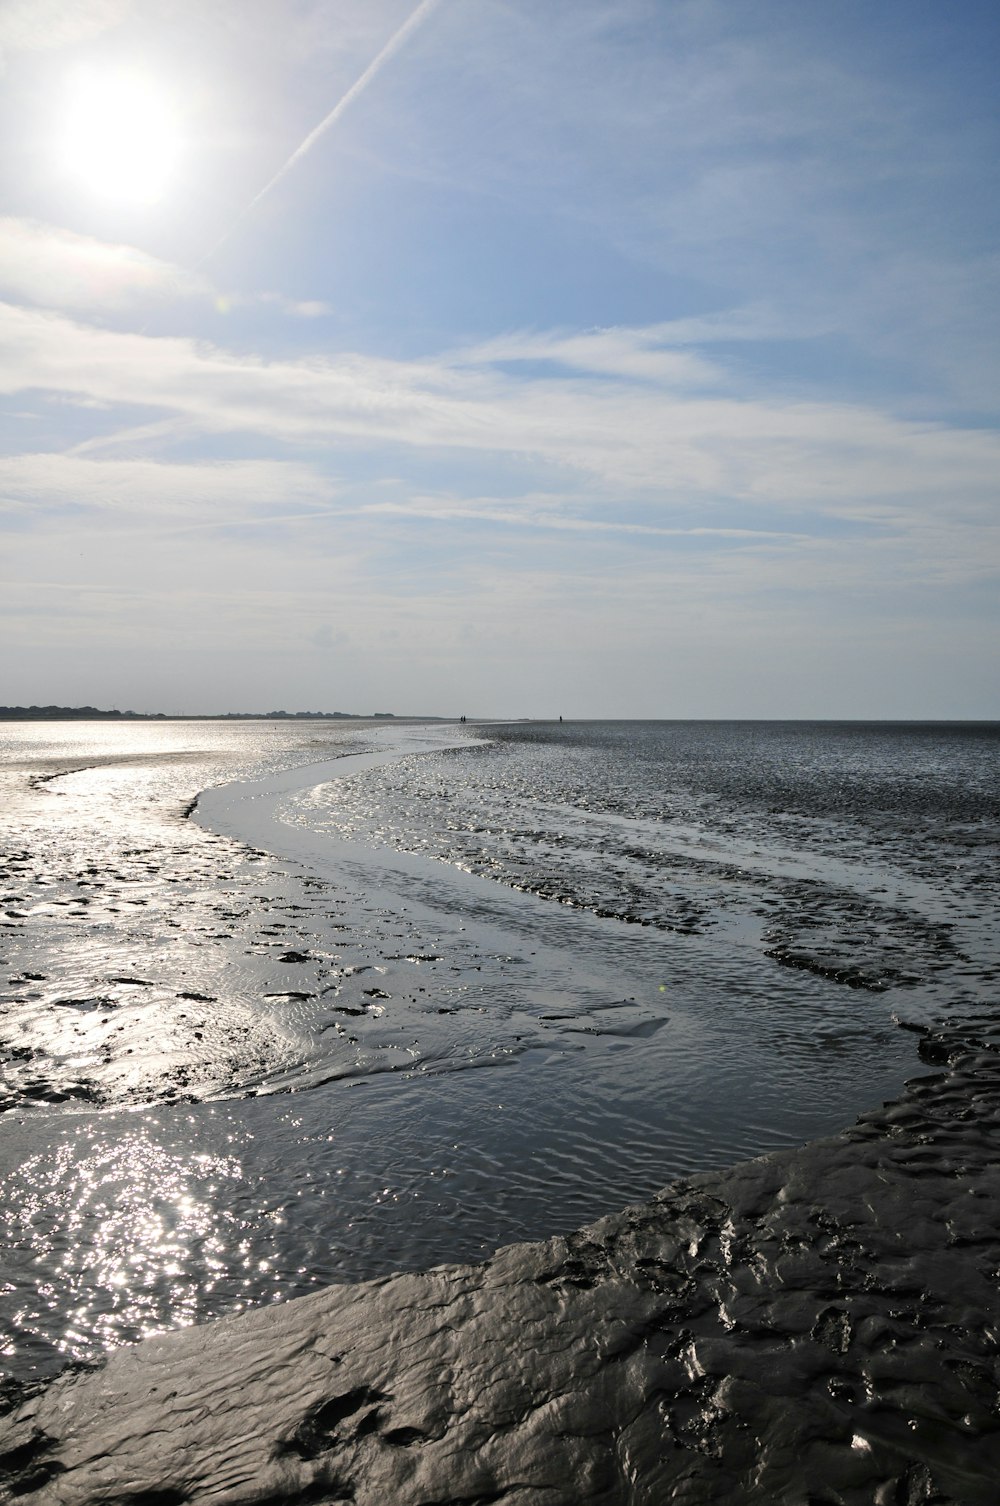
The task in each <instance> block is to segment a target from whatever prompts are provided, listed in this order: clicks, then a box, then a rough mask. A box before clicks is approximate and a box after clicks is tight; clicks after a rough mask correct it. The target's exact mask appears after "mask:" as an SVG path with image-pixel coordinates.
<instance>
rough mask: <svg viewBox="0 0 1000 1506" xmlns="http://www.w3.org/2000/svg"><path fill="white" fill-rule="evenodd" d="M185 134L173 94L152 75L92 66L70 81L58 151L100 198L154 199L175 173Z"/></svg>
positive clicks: (81, 183) (129, 201)
mask: <svg viewBox="0 0 1000 1506" xmlns="http://www.w3.org/2000/svg"><path fill="white" fill-rule="evenodd" d="M180 146H181V136H180V128H179V123H178V119H177V115H176V112H175V110H174V109H173V108H172V105H171V101H170V99H169V96H168V95H167V94H166V93H165V91H164V90H163V89H162V88H161V87H160V86H159V85H158V84H157V83H156V81H155V80H154V79H152V78H150V77H149V76H148V75H146V74H143V73H141V72H138V71H132V70H124V69H122V70H114V71H112V70H107V71H105V70H94V71H88V72H85V73H80V74H78V75H77V76H76V77H75V78H73V80H72V81H71V83H70V85H69V89H68V91H67V96H66V100H65V108H64V111H63V118H62V129H61V131H60V132H59V137H58V144H57V153H58V158H59V163H60V166H61V168H62V170H63V172H64V173H65V174H67V175H68V176H70V177H71V178H73V179H74V181H75V182H76V183H77V184H78V185H79V186H80V187H81V188H83V189H85V190H86V191H87V192H88V193H90V194H92V195H94V196H95V197H97V198H102V199H107V200H111V201H114V202H117V203H120V204H155V203H156V202H157V200H158V199H161V198H162V197H163V195H164V193H165V191H166V189H167V187H168V186H169V184H170V181H171V178H172V177H173V175H174V169H175V167H176V163H177V158H178V156H179V154H180Z"/></svg>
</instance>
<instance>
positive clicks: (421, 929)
mask: <svg viewBox="0 0 1000 1506" xmlns="http://www.w3.org/2000/svg"><path fill="white" fill-rule="evenodd" d="M667 725H668V724H663V726H654V727H653V728H648V727H647V728H646V729H645V731H642V730H640V731H639V732H638V733H637V732H636V730H635V729H634V728H632V729H630V728H627V727H621V726H619V727H618V728H617V729H616V728H615V727H608V728H600V727H598V728H587V727H583V728H577V729H559V728H547V729H546V728H537V727H535V728H508V729H500V728H493V729H487V730H486V732H485V734H484V735H485V736H487V737H489V738H490V739H492V740H491V741H490V742H489V743H482V744H480V745H478V746H470V745H469V743H468V740H467V739H464V738H463V735H462V734H461V733H459V732H458V731H457V729H453V728H426V729H423V730H421V729H394V730H393V732H392V734H391V736H390V734H388V733H386V731H385V729H376V728H374V727H367V726H359V725H356V724H349V725H348V726H346V727H338V726H336V725H332V726H318V725H315V724H310V725H309V726H307V727H294V728H288V727H281V726H278V727H274V726H271V727H266V726H265V727H261V726H260V725H255V726H253V727H244V726H221V727H220V726H219V724H203V725H201V726H192V725H191V724H170V725H168V726H166V727H159V728H156V729H155V736H156V738H158V739H159V742H158V743H156V742H155V741H154V742H148V741H147V742H146V743H144V742H143V738H144V737H145V738H147V739H148V738H150V737H151V736H152V733H153V731H154V729H150V731H149V733H147V732H146V731H145V729H144V728H140V727H129V728H116V729H105V728H100V729H98V731H97V732H96V733H95V735H94V744H93V746H91V747H88V746H87V743H86V738H87V733H86V732H85V730H84V729H81V728H79V727H76V728H73V729H71V731H69V732H67V736H68V737H69V736H72V737H73V738H75V739H76V741H77V746H76V747H74V748H72V749H64V750H62V752H60V746H59V735H56V736H54V737H53V735H52V729H50V730H49V734H48V736H49V739H50V746H49V748H46V749H41V750H40V749H37V748H36V749H33V750H30V751H31V752H32V753H33V759H30V760H29V759H28V758H26V754H25V747H24V743H23V741H22V743H21V745H20V747H19V748H18V749H16V750H15V752H16V753H17V755H18V756H19V757H20V758H21V769H22V773H20V774H19V773H18V772H17V768H16V766H15V760H14V758H13V757H11V756H10V754H8V764H7V768H8V770H9V771H10V772H9V779H10V781H11V785H12V788H13V790H14V792H15V794H16V800H14V801H13V802H12V803H11V809H12V810H13V817H12V819H11V823H10V833H9V837H10V841H11V854H12V856H11V862H10V866H9V868H8V872H7V874H6V886H5V897H6V902H5V906H4V908H5V911H6V917H7V918H6V930H5V932H4V933H3V936H4V942H3V947H2V955H3V957H4V961H5V969H6V977H7V979H8V989H7V992H6V996H5V997H6V1002H5V1005H4V1013H3V1016H2V1022H0V1030H2V1038H3V1041H4V1043H5V1056H6V1061H7V1065H8V1066H9V1075H8V1093H9V1097H8V1100H7V1101H8V1104H9V1112H8V1113H7V1115H6V1116H5V1117H4V1119H3V1121H0V1134H2V1135H3V1138H4V1142H5V1143H4V1164H5V1166H7V1167H8V1168H11V1170H10V1171H9V1172H8V1174H7V1175H6V1176H5V1178H4V1180H3V1183H2V1186H0V1218H2V1220H3V1224H4V1233H5V1245H6V1247H7V1249H8V1251H9V1252H10V1254H9V1257H8V1262H7V1267H6V1270H5V1289H4V1293H3V1297H2V1310H0V1315H2V1319H3V1325H4V1332H5V1334H6V1364H7V1367H8V1369H9V1370H10V1371H11V1372H12V1373H14V1374H17V1375H25V1374H30V1373H33V1372H42V1373H47V1372H49V1371H51V1370H53V1369H54V1368H57V1367H58V1366H59V1365H60V1364H61V1363H63V1362H65V1361H66V1360H67V1359H73V1358H75V1359H83V1360H89V1359H93V1358H94V1357H96V1356H98V1355H99V1354H100V1353H102V1352H103V1349H104V1347H105V1346H107V1345H114V1344H117V1343H121V1342H123V1341H126V1340H128V1339H131V1338H134V1337H137V1336H139V1335H140V1334H143V1333H147V1332H152V1331H157V1330H160V1329H164V1328H169V1327H172V1326H176V1325H178V1324H181V1323H188V1322H192V1321H199V1320H202V1319H205V1318H208V1317H212V1316H216V1315H219V1314H221V1313H223V1312H228V1311H233V1310H235V1309H238V1308H240V1307H243V1306H248V1305H253V1304H259V1303H261V1302H267V1301H273V1300H276V1299H283V1298H286V1297H289V1296H292V1295H295V1294H297V1293H299V1292H301V1291H303V1290H307V1289H309V1288H311V1287H313V1286H315V1285H316V1284H317V1283H326V1282H329V1281H333V1280H338V1279H345V1278H348V1279H355V1278H358V1277H364V1276H368V1275H373V1274H378V1273H383V1272H386V1271H389V1270H392V1269H399V1268H409V1269H413V1268H417V1267H422V1266H425V1265H428V1264H433V1263H435V1262H438V1261H445V1260H455V1259H462V1258H475V1257H478V1256H481V1255H486V1254H488V1253H489V1252H490V1251H491V1250H492V1249H493V1248H494V1247H495V1246H497V1245H498V1244H502V1243H505V1242H509V1241H511V1240H516V1239H522V1238H529V1237H538V1236H541V1235H544V1234H549V1233H552V1232H555V1231H558V1230H568V1229H572V1228H574V1227H576V1226H578V1225H579V1224H580V1223H581V1222H583V1221H584V1220H586V1219H588V1218H590V1217H594V1216H597V1215H599V1214H601V1213H603V1212H606V1211H609V1210H611V1209H613V1208H616V1207H619V1206H621V1205H622V1204H623V1203H625V1202H628V1201H630V1200H635V1199H639V1198H644V1197H647V1196H649V1195H650V1194H651V1193H652V1192H653V1191H655V1190H656V1189H657V1188H659V1187H660V1186H662V1185H663V1184H664V1183H665V1182H667V1181H668V1180H670V1178H671V1177H673V1176H675V1175H677V1174H678V1173H684V1172H689V1171H693V1170H696V1169H701V1168H708V1167H713V1166H722V1165H725V1164H727V1163H729V1162H731V1161H733V1160H736V1159H739V1158H741V1157H744V1156H747V1155H753V1154H755V1153H758V1152H760V1151H763V1150H768V1149H772V1148H775V1147H780V1146H785V1145H789V1144H794V1143H798V1142H801V1141H803V1140H806V1139H808V1138H810V1137H812V1136H814V1135H816V1134H818V1133H821V1132H823V1131H827V1130H832V1129H835V1128H837V1127H839V1126H840V1125H841V1124H843V1123H846V1122H849V1121H850V1120H851V1119H852V1118H853V1117H854V1116H855V1114H856V1113H857V1112H858V1111H860V1110H861V1109H863V1108H864V1107H866V1106H868V1105H870V1104H872V1103H877V1102H879V1101H881V1100H882V1099H883V1098H886V1097H890V1096H892V1095H893V1094H894V1093H895V1092H896V1091H897V1090H898V1087H899V1085H900V1083H901V1081H902V1079H903V1078H904V1077H905V1076H907V1075H911V1074H912V1073H913V1072H914V1071H916V1070H919V1068H918V1061H917V1056H916V1052H915V1049H914V1044H915V1037H914V1036H913V1035H911V1034H908V1033H907V1032H904V1031H900V1030H898V1029H897V1028H896V1027H895V1025H894V1023H893V1017H894V1016H896V1017H900V1016H902V1017H905V1018H908V1019H914V1020H919V1019H920V1018H921V1017H922V1016H924V1015H927V1014H928V1013H934V1014H936V1015H938V1016H940V1015H941V1014H942V1013H946V1012H947V1009H948V1007H950V1005H951V1004H954V1003H955V1002H956V1001H960V1002H961V1003H962V1005H963V1008H965V1010H966V1013H968V1008H969V1007H975V1008H977V1009H986V1008H987V1006H988V1003H989V1000H990V997H991V990H992V989H993V988H994V986H995V984H994V980H995V959H994V958H993V956H992V954H991V953H990V950H989V941H988V936H989V927H988V926H987V925H986V924H985V921H986V916H987V914H988V901H989V897H990V893H991V873H992V869H991V867H990V863H989V861H988V854H989V848H988V843H989V842H990V841H993V842H995V838H996V824H995V813H996V795H995V785H994V786H993V787H991V785H990V767H991V766H990V761H989V760H990V756H991V755H995V752H996V746H997V745H996V738H995V733H994V734H993V741H992V743H991V742H990V740H989V735H988V734H986V733H984V734H983V735H982V737H981V738H980V740H979V741H977V740H976V739H975V738H973V737H971V736H969V737H968V738H966V739H965V741H962V740H961V738H960V737H959V736H958V734H954V733H943V732H941V731H937V732H935V731H933V730H930V731H926V730H925V731H922V732H920V733H919V734H916V735H915V736H914V739H913V740H912V741H911V742H910V743H907V742H906V740H905V739H904V740H902V741H900V739H899V738H898V737H897V735H896V734H895V733H892V732H891V731H890V732H888V733H882V732H878V731H871V730H868V731H867V732H865V734H864V737H865V739H866V741H867V747H866V749H865V750H864V751H860V750H859V749H858V747H856V746H854V745H853V744H851V743H850V737H851V736H853V735H854V734H845V733H843V732H842V731H839V730H835V731H834V732H833V733H832V734H831V733H830V732H829V731H827V732H825V733H824V732H812V733H810V734H809V735H808V738H807V739H806V742H805V743H803V737H802V735H801V734H800V733H797V732H796V731H795V730H794V729H791V730H786V731H784V732H783V733H781V736H780V737H777V736H775V737H772V740H771V742H770V744H768V743H767V739H766V737H765V736H764V735H763V734H761V733H760V731H759V730H758V729H749V730H747V729H744V730H743V731H742V732H741V731H740V730H739V729H738V728H734V729H732V730H730V731H729V732H728V733H726V734H725V736H724V737H722V736H720V731H719V729H718V728H703V729H697V728H691V727H684V726H680V725H678V724H673V733H672V734H670V733H669V730H668V731H665V730H664V728H665V727H667ZM33 730H34V729H33ZM65 730H66V729H60V734H61V733H62V732H63V731H65ZM36 735H37V733H36ZM115 735H117V736H118V737H119V738H120V739H122V740H121V741H119V742H118V743H115V742H114V736H115ZM797 736H798V737H799V750H798V757H799V764H798V765H795V764H794V763H791V764H790V762H789V746H790V745H791V746H792V750H793V751H794V743H795V739H796V737H797ZM845 736H847V737H848V740H849V742H848V745H849V747H851V748H852V749H853V751H852V752H851V755H850V756H851V758H852V759H853V760H854V762H853V764H852V765H851V779H850V782H849V784H848V783H843V784H842V788H841V794H840V796H839V797H838V799H839V804H838V801H837V800H834V799H833V797H831V796H830V794H829V790H827V788H826V784H824V775H823V768H822V764H823V757H824V756H825V758H826V763H827V774H826V777H827V781H828V782H829V781H834V782H836V781H835V776H836V775H837V772H838V770H839V769H840V768H841V765H842V764H843V761H844V756H845V754H844V737H845ZM671 737H672V741H671ZM824 738H825V739H826V753H825V755H823V753H822V749H823V745H824V744H823V740H824ZM887 738H888V739H889V744H888V746H890V747H891V749H892V753H891V756H890V754H889V753H887V752H886V751H885V749H886V746H887V741H886V740H887ZM741 739H742V755H741V754H740V747H741ZM782 739H784V741H782ZM935 739H937V742H936V744H935ZM130 740H131V741H130ZM28 741H29V742H30V739H28ZM456 741H463V743H464V745H463V746H461V747H454V746H451V747H449V746H448V745H449V744H454V743H455V742H456ZM762 742H763V747H762V746H761V743H762ZM102 744H103V746H102ZM400 745H403V746H409V747H410V749H411V751H410V752H409V753H406V754H405V755H404V756H403V758H402V759H401V760H400V761H397V762H392V761H386V760H385V759H383V761H381V762H375V763H374V764H373V763H372V760H368V763H367V765H365V764H364V763H363V762H362V763H361V764H358V763H354V762H352V759H353V758H355V757H357V756H358V755H363V754H364V753H367V752H370V751H372V750H375V751H376V752H378V751H379V749H381V752H382V754H383V755H385V754H388V752H389V750H390V748H391V747H392V746H395V747H399V746H400ZM929 747H930V748H934V747H936V751H935V752H934V753H933V757H934V760H936V762H935V768H936V773H935V776H934V779H933V780H928V779H926V778H924V776H923V775H922V774H921V779H922V781H923V782H922V786H921V787H922V789H923V791H924V806H923V810H922V813H920V814H918V815H917V816H915V815H914V811H913V805H912V800H911V799H907V800H906V801H904V802H901V803H900V802H897V808H896V809H895V810H893V809H892V808H886V806H887V802H886V800H885V799H884V798H882V797H880V795H879V793H878V792H879V789H881V788H882V787H883V786H884V787H886V788H888V787H891V784H892V780H891V778H890V777H889V769H888V763H887V760H888V762H889V763H891V762H892V761H895V763H896V765H897V769H898V776H897V783H898V784H899V785H900V786H901V787H902V786H905V785H906V782H907V779H909V781H910V784H911V785H912V784H913V782H914V779H915V778H916V777H917V774H919V773H920V771H921V770H922V769H923V767H924V764H925V763H926V760H927V758H928V757H929V756H930V754H929V753H928V748H929ZM418 748H419V751H417V749H418ZM720 749H723V750H727V751H726V757H724V758H723V757H722V756H721V754H720ZM880 750H881V751H880ZM751 755H752V756H751ZM60 757H61V758H63V759H64V760H66V761H71V760H72V761H74V762H75V761H76V760H79V763H80V764H82V763H83V762H84V761H86V759H87V758H88V757H90V758H94V759H95V760H96V759H97V758H104V759H108V760H111V761H109V762H106V763H103V764H101V765H99V766H97V767H92V768H88V769H87V770H86V772H80V773H76V774H72V775H69V776H66V777H61V778H56V779H53V780H50V781H49V782H48V783H47V784H45V785H42V786H37V785H36V787H35V788H31V787H30V786H29V784H28V782H27V779H26V777H25V775H26V774H30V775H31V777H33V778H37V776H38V774H39V773H45V774H49V773H52V772H55V771H56V770H57V769H58V767H59V766H60V765H59V759H60ZM334 759H335V760H336V762H335V763H334V762H332V761H331V760H334ZM810 760H811V762H810ZM769 761H770V767H771V774H770V783H768V777H767V766H768V762H769ZM27 762H30V767H29V768H27V769H25V764H26V763H27ZM304 764H308V765H309V768H308V769H307V770H304V771H303V772H302V773H301V774H300V775H295V776H293V777H291V778H286V779H284V780H283V781H282V780H278V781H277V783H278V785H280V786H281V788H280V789H276V788H275V780H274V778H273V775H274V772H275V771H277V770H281V769H287V768H289V767H290V766H293V765H304ZM40 765H41V767H40ZM681 765H683V767H681ZM741 765H742V767H741ZM62 766H63V767H65V763H64V764H63V765H62ZM864 766H867V767H868V768H869V783H868V787H867V790H866V787H865V784H864V779H863V777H861V774H863V768H864ZM995 767H996V765H995V762H994V763H993V765H992V768H993V770H994V778H995ZM796 768H798V769H799V774H797V775H795V777H794V778H792V777H791V776H790V773H789V770H790V769H791V770H792V771H793V772H794V770H795V769H796ZM859 768H860V771H861V772H860V773H859ZM803 769H804V770H805V773H804V774H803V773H802V770H803ZM338 770H339V772H338ZM341 776H344V777H341ZM740 777H743V778H744V779H745V781H746V789H747V794H746V797H745V799H744V800H743V805H742V814H741V805H740V799H741V797H740V794H739V779H740ZM227 778H228V779H232V778H242V779H244V780H246V779H248V778H249V779H252V780H254V779H255V780H256V781H257V782H256V783H250V784H246V785H242V786H237V787H233V788H230V789H228V790H225V791H220V792H219V793H218V794H217V795H213V796H203V797H202V800H201V802H200V804H199V811H198V820H200V821H202V822H204V823H206V825H207V826H208V827H211V825H212V823H213V810H214V820H215V824H216V825H217V826H219V827H220V829H225V830H226V831H230V832H231V833H232V835H226V834H221V835H220V833H219V831H215V830H211V829H205V826H201V825H199V824H198V821H197V820H194V821H193V820H191V819H187V818H185V816H184V811H185V810H186V808H187V807H188V806H189V805H190V802H191V801H192V799H193V798H194V796H195V794H196V793H197V792H198V790H199V789H202V788H204V787H205V786H206V785H219V784H221V783H223V782H224V781H225V780H227ZM803 779H804V781H805V783H804V785H803ZM269 781H270V782H269ZM880 781H881V783H880ZM977 781H978V783H977ZM918 782H920V781H919V780H918ZM657 789H659V791H660V793H659V800H660V807H661V809H660V813H659V815H657V813H656V800H657V794H656V791H657ZM928 790H929V793H927V792H928ZM824 791H826V795H825V797H824ZM873 791H874V793H873ZM768 792H769V793H768ZM824 798H825V804H824ZM810 799H811V800H812V801H813V804H814V806H815V807H816V814H815V815H814V816H811V817H810V816H809V815H807V814H806V813H805V807H807V806H808V804H809V800H810ZM991 801H992V802H993V803H992V805H991V803H990V802H991ZM227 823H228V825H227ZM237 835H239V836H240V837H242V838H243V839H244V840H242V841H241V840H237ZM265 838H266V841H265V840H264V839H265ZM246 839H249V841H250V843H251V846H250V847H249V848H248V847H247V845H246ZM928 841H932V842H933V843H934V845H935V851H936V856H934V855H932V854H931V853H930V852H929V851H928V850H927V844H928ZM406 849H409V851H407V850H406ZM959 859H961V861H959ZM466 869H473V870H476V871H475V872H471V873H470V872H466V871H464V870H466ZM7 886H9V887H7ZM682 902H686V908H685V906H684V904H682ZM473 1069H475V1070H473Z"/></svg>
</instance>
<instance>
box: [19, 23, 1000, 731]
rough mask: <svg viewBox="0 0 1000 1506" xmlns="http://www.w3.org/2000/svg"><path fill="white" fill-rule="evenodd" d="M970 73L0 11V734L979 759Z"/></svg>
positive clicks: (989, 693) (777, 30)
mask: <svg viewBox="0 0 1000 1506" xmlns="http://www.w3.org/2000/svg"><path fill="white" fill-rule="evenodd" d="M998 58H1000V10H998V9H997V7H996V5H995V4H993V3H985V0H983V3H979V0H958V3H956V4H951V5H947V4H944V3H943V0H941V3H929V0H879V3H878V4H876V5H872V4H871V3H870V0H838V3H837V4H833V3H832V0H754V3H753V4H743V3H738V0H679V3H674V0H423V3H422V4H421V5H419V6H418V5H417V4H416V3H415V0H208V3H206V0H156V3H154V0H4V3H2V4H0V70H2V71H0V85H2V88H0V122H2V129H0V186H2V194H0V202H2V204H3V206H4V214H3V217H0V300H2V302H0V352H2V354H0V422H2V448H0V518H2V540H3V543H2V562H0V582H2V586H0V609H2V634H3V640H4V654H3V665H4V669H3V674H2V676H0V702H4V703H8V704H12V703H22V702H34V703H51V702H55V703H66V704H77V703H80V702H89V703H92V704H97V705H103V706H117V707H120V708H125V707H128V708H131V709H135V710H166V711H171V710H183V711H194V712H198V711H212V710H219V711H226V710H233V709H270V708H275V707H281V708H284V709H287V710H292V711H294V710H299V709H312V708H315V709H329V710H335V709H336V710H345V711H361V712H366V711H370V710H392V711H395V712H397V713H408V712H417V713H419V712H428V713H439V714H444V715H452V714H453V715H458V714H460V713H463V712H464V713H467V714H469V715H480V714H481V715H511V716H548V715H557V714H559V713H562V714H563V715H565V716H584V717H598V716H609V717H615V716H638V717H642V716H648V717H661V716H662V717H675V716H677V717H684V716H709V717H711V716H764V717H767V716H831V717H849V716H856V717H880V716H884V717H944V718H950V717H959V718H960V717H998V716H1000V672H998V669H997V665H998V662H1000V653H998V649H1000V644H998V633H997V618H998V592H997V576H998V564H1000V558H998V556H1000V549H998V544H1000V526H998V505H997V504H998V485H1000V434H998V400H1000V339H998V334H1000V331H998V328H997V324H998V310H1000V256H998V234H997V229H998V223H997V222H998V218H1000V193H998V190H997V182H996V175H997V163H998V162H1000V140H998V137H1000V130H998V106H997V94H996V87H995V79H996V67H997V62H998ZM338 106H341V108H338ZM331 117H332V118H331ZM324 122H326V126H325V128H324V129H322V130H320V131H317V127H319V126H321V125H322V124H323V123H324ZM303 147H304V148H305V149H304V150H299V149H300V148H303ZM296 153H298V155H296ZM286 169H287V170H286Z"/></svg>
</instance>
